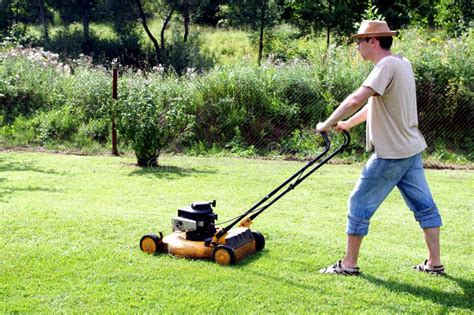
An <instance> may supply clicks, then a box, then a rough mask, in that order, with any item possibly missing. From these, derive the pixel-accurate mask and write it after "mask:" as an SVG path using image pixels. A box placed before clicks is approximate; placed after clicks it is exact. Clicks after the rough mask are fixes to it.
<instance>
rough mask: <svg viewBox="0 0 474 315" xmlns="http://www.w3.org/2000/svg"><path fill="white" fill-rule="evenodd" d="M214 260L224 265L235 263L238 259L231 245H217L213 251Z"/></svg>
mask: <svg viewBox="0 0 474 315" xmlns="http://www.w3.org/2000/svg"><path fill="white" fill-rule="evenodd" d="M212 260H214V261H215V262H216V263H218V264H219V265H223V266H228V265H234V264H235V260H236V258H235V252H234V250H233V249H232V248H231V247H229V246H226V245H217V247H216V248H214V250H213V251H212Z"/></svg>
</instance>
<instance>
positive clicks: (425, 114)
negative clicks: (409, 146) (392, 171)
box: [196, 80, 474, 169]
mask: <svg viewBox="0 0 474 315" xmlns="http://www.w3.org/2000/svg"><path fill="white" fill-rule="evenodd" d="M248 88H249V87H247V86H245V85H242V86H240V87H238V88H237V91H234V99H233V98H232V97H230V98H229V99H221V100H220V104H213V105H212V106H214V107H217V108H219V107H220V109H217V112H218V111H219V110H221V111H224V115H222V113H221V114H218V113H217V112H212V113H210V114H209V115H204V114H203V113H196V116H197V118H196V119H197V121H198V125H202V126H201V127H198V128H197V131H196V139H197V140H198V141H200V142H203V143H204V144H205V145H206V146H208V147H210V146H212V145H215V144H220V145H222V146H224V147H225V148H227V149H229V150H230V151H233V152H237V153H239V154H242V155H252V154H254V153H256V154H257V155H258V154H262V155H270V156H271V155H278V156H280V157H281V156H283V157H287V158H295V157H297V158H303V159H304V158H308V157H310V156H312V155H315V154H317V152H319V150H320V149H321V147H322V145H323V142H322V138H321V137H319V136H318V135H317V134H316V133H315V132H314V129H315V126H316V124H317V123H318V122H319V121H322V120H324V119H325V118H326V117H327V116H328V115H329V114H330V113H331V112H332V110H333V109H335V108H336V107H337V106H338V105H339V103H340V102H341V101H343V100H344V98H345V97H346V96H347V95H348V92H347V91H348V90H347V89H341V90H340V91H337V90H332V91H331V95H330V97H328V98H327V99H328V100H330V102H331V104H329V105H328V104H326V106H322V105H321V103H322V100H321V99H320V97H316V96H315V95H313V94H312V93H310V92H308V93H304V89H301V88H298V89H297V88H295V89H294V90H291V89H289V90H286V91H280V95H278V96H277V98H278V99H279V100H281V102H282V103H281V104H275V107H278V106H283V105H282V104H284V106H286V107H287V109H286V111H285V110H282V109H281V108H278V114H275V113H269V112H268V111H269V109H268V108H267V107H265V106H261V104H258V102H257V103H254V104H247V106H246V111H245V115H246V117H245V119H240V123H236V124H235V125H231V124H230V125H229V124H225V123H223V122H222V119H223V118H225V119H228V120H232V116H233V115H237V114H236V110H235V108H232V106H230V107H229V106H226V105H225V103H226V102H234V101H235V98H236V97H239V91H238V90H239V89H240V90H242V93H245V91H248ZM302 91H303V92H302ZM472 95H473V94H472V91H470V90H467V91H466V90H464V91H461V90H460V87H459V86H456V85H449V84H448V85H440V84H438V83H437V82H435V81H431V80H419V81H418V82H417V106H418V120H419V129H420V131H421V132H422V134H423V136H424V138H425V140H426V142H427V144H428V148H427V149H426V151H425V153H426V154H425V165H426V166H428V167H432V168H468V169H472V168H474V163H473V158H474V151H473V150H474V133H473V130H472V124H473V122H474V104H473V98H472ZM257 100H258V99H257ZM234 106H235V104H234ZM208 110H209V109H208ZM270 110H271V109H270ZM282 112H283V114H282ZM200 119H201V120H200ZM235 119H236V120H239V118H235ZM351 135H352V142H351V145H350V148H349V151H348V152H346V153H345V155H344V158H343V161H350V160H358V161H363V160H365V158H366V157H367V155H368V153H366V152H365V139H366V137H365V124H362V125H360V126H358V127H355V128H353V130H352V131H351ZM333 141H335V144H336V145H338V144H339V143H340V142H341V141H342V139H341V137H338V136H333ZM336 162H341V159H336Z"/></svg>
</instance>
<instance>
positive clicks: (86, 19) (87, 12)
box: [82, 0, 92, 54]
mask: <svg viewBox="0 0 474 315" xmlns="http://www.w3.org/2000/svg"><path fill="white" fill-rule="evenodd" d="M82 10H83V11H82V27H83V33H84V42H83V43H82V50H83V52H84V53H85V54H89V53H90V52H91V48H92V47H91V39H90V30H89V26H90V20H91V3H90V0H82Z"/></svg>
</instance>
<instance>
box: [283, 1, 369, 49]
mask: <svg viewBox="0 0 474 315" xmlns="http://www.w3.org/2000/svg"><path fill="white" fill-rule="evenodd" d="M366 4H367V1H361V0H358V1H348V0H320V1H313V0H289V1H288V4H287V5H288V10H289V12H290V14H289V20H290V22H291V23H292V24H294V25H296V26H297V27H299V28H300V29H301V30H302V31H303V32H304V33H312V32H314V33H320V32H322V31H325V33H326V45H327V46H329V43H330V36H331V33H334V34H336V35H338V36H348V35H350V34H352V32H353V31H354V23H356V22H360V21H359V20H360V16H361V14H362V12H363V11H364V9H365V7H366Z"/></svg>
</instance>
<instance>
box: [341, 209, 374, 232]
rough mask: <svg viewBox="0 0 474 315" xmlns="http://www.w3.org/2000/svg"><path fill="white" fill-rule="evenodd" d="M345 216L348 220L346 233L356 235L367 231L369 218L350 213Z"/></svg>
mask: <svg viewBox="0 0 474 315" xmlns="http://www.w3.org/2000/svg"><path fill="white" fill-rule="evenodd" d="M347 217H348V218H349V220H348V221H347V229H346V233H347V234H349V235H356V236H366V235H367V233H368V232H369V222H370V221H369V220H367V219H364V218H359V217H355V216H353V215H350V214H349V215H348V216H347Z"/></svg>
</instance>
